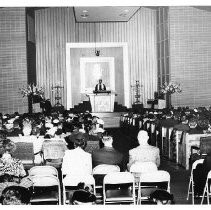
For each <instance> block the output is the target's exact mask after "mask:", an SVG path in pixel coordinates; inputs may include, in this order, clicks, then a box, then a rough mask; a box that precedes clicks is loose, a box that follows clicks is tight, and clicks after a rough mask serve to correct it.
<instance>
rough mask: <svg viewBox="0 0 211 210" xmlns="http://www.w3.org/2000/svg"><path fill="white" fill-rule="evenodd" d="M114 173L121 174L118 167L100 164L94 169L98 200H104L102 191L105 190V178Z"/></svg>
mask: <svg viewBox="0 0 211 210" xmlns="http://www.w3.org/2000/svg"><path fill="white" fill-rule="evenodd" d="M112 172H120V168H119V166H117V165H108V164H100V165H98V166H96V167H95V168H93V170H92V174H93V177H94V178H95V184H96V191H98V192H99V193H98V192H96V193H97V198H102V196H103V194H102V189H103V178H104V177H105V175H106V174H108V173H112Z"/></svg>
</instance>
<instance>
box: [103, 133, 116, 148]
mask: <svg viewBox="0 0 211 210" xmlns="http://www.w3.org/2000/svg"><path fill="white" fill-rule="evenodd" d="M102 142H103V144H104V146H105V147H112V146H113V137H112V136H103V139H102Z"/></svg>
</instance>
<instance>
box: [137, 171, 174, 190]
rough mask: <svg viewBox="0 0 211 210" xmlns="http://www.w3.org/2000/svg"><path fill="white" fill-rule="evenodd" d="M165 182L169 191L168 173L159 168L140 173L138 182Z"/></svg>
mask: <svg viewBox="0 0 211 210" xmlns="http://www.w3.org/2000/svg"><path fill="white" fill-rule="evenodd" d="M162 182H166V186H167V189H166V190H167V191H168V192H170V174H169V173H168V172H167V171H163V170H159V171H155V172H153V173H151V172H150V173H142V174H141V176H140V183H141V185H142V184H143V183H162Z"/></svg>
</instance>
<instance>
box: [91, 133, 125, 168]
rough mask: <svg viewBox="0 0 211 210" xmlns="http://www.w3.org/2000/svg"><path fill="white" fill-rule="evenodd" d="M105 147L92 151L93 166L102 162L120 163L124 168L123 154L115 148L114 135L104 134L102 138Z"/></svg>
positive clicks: (109, 163)
mask: <svg viewBox="0 0 211 210" xmlns="http://www.w3.org/2000/svg"><path fill="white" fill-rule="evenodd" d="M102 142H103V144H104V146H103V148H101V149H98V150H94V151H93V152H92V166H93V168H94V167H96V166H97V165H100V164H108V165H118V166H119V167H120V168H121V169H123V154H121V153H120V152H118V151H117V150H115V149H114V148H113V137H112V136H104V137H103V138H102Z"/></svg>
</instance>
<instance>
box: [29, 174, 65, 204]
mask: <svg viewBox="0 0 211 210" xmlns="http://www.w3.org/2000/svg"><path fill="white" fill-rule="evenodd" d="M31 179H32V181H33V194H32V198H31V200H30V203H31V204H35V203H38V204H46V203H48V204H49V203H57V204H59V205H60V204H61V188H60V182H59V179H58V178H57V177H56V176H53V175H51V176H50V175H47V176H45V175H35V176H31Z"/></svg>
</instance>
